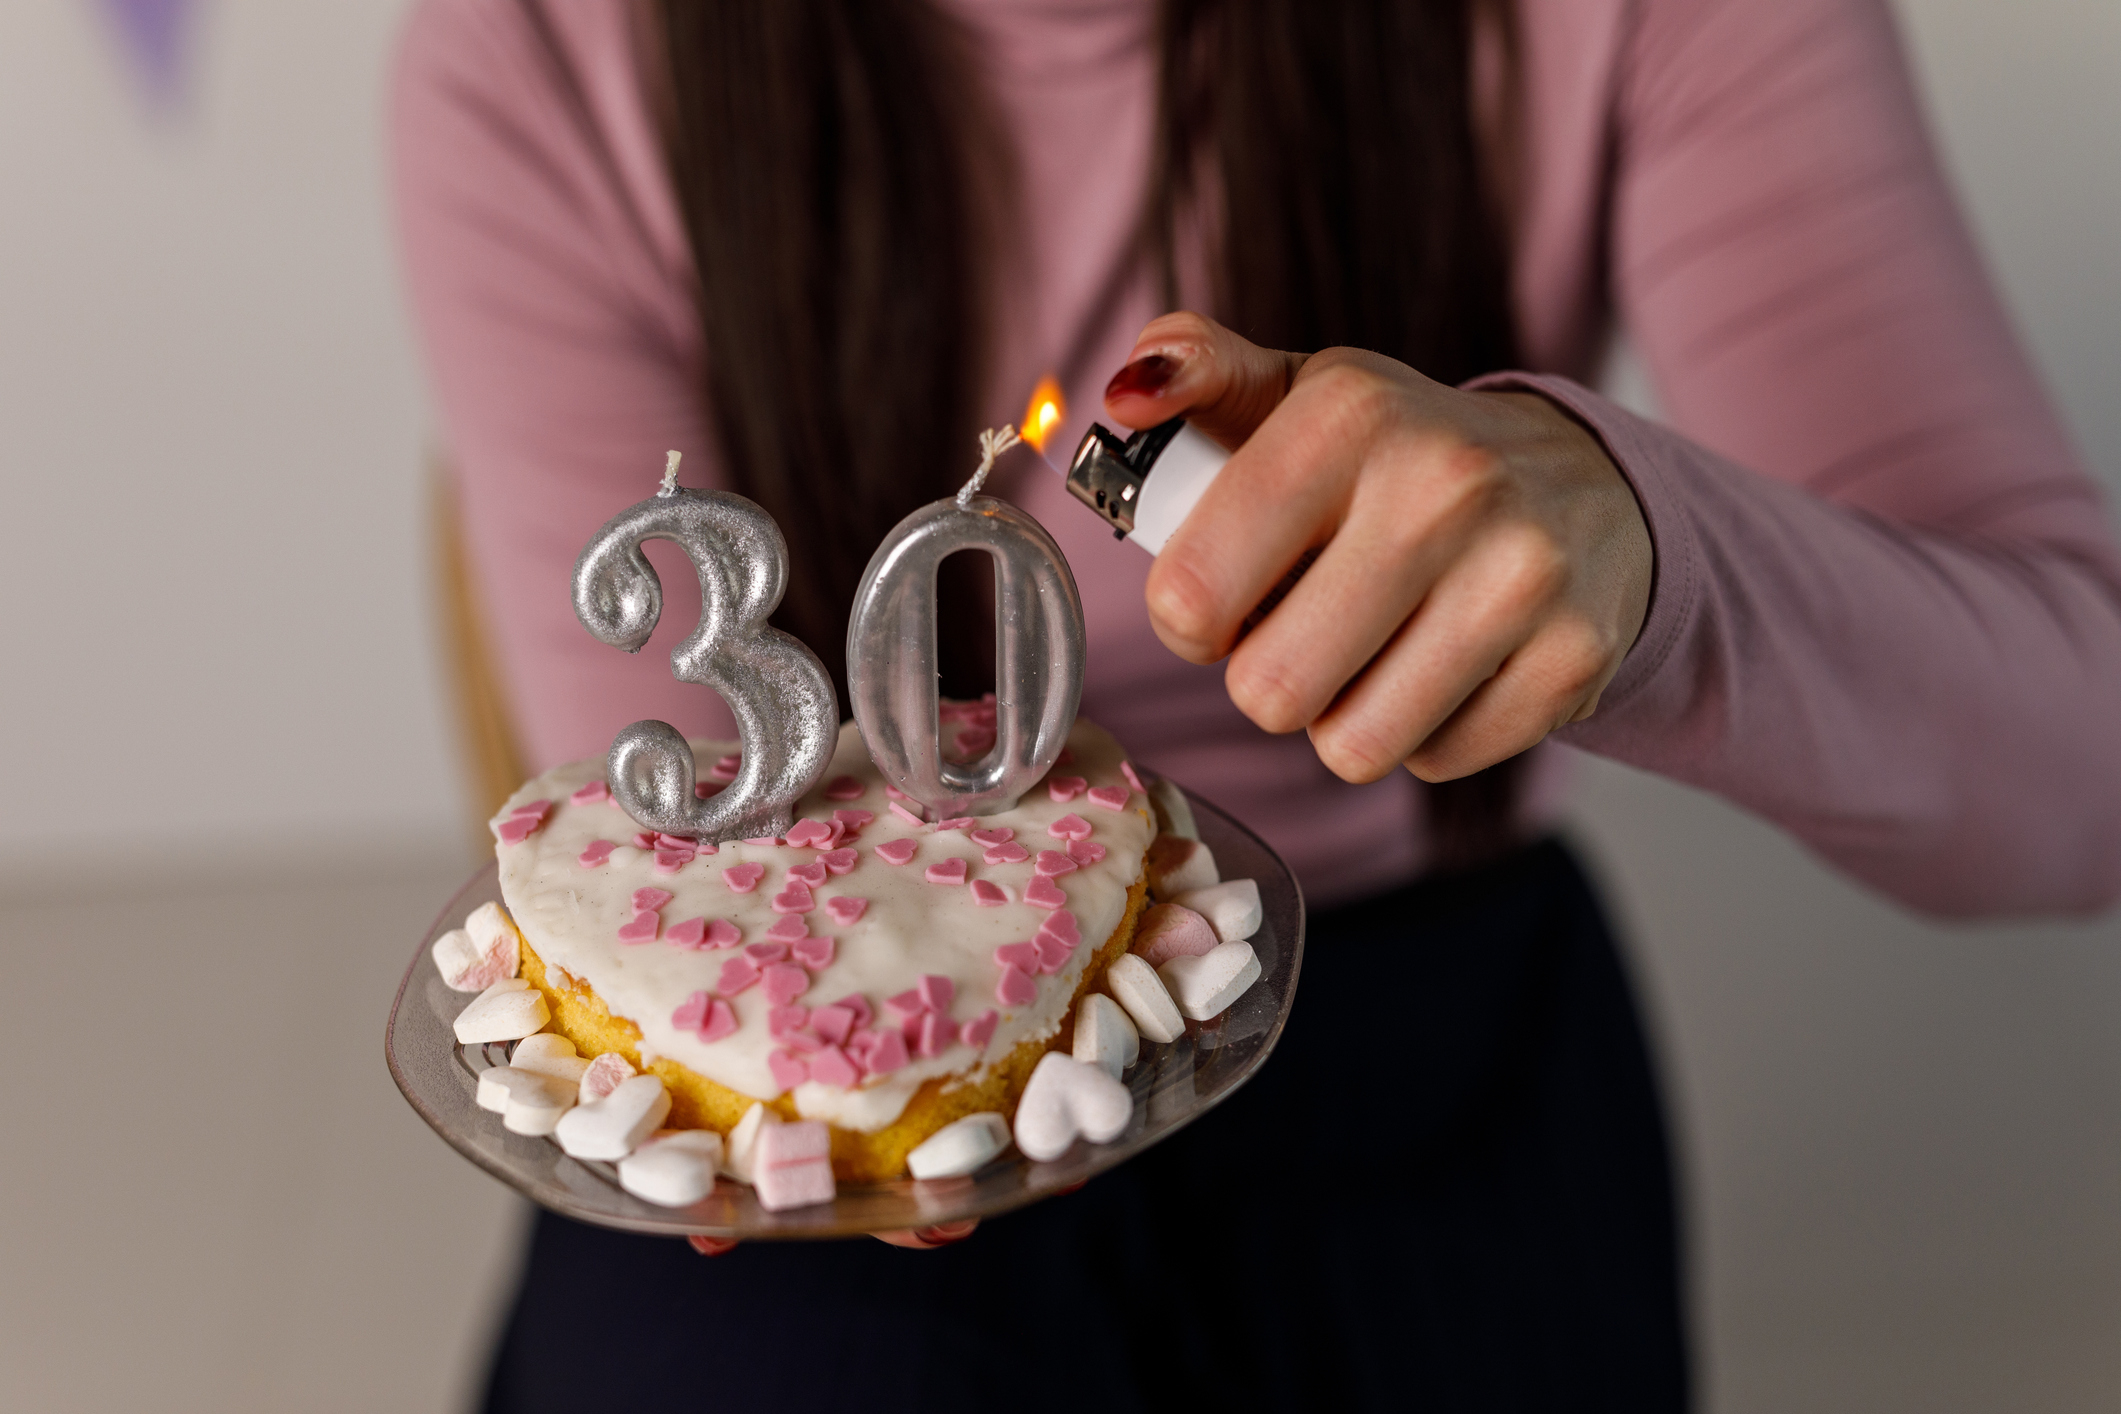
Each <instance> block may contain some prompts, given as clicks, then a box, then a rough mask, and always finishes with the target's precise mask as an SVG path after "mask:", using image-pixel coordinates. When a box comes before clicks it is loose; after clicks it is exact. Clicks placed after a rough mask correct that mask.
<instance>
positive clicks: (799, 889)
mask: <svg viewBox="0 0 2121 1414" xmlns="http://www.w3.org/2000/svg"><path fill="white" fill-rule="evenodd" d="M816 907H817V900H816V899H814V898H812V897H811V896H810V886H809V885H807V884H805V883H803V882H802V881H801V880H796V881H794V882H791V883H790V884H789V885H788V887H787V888H785V889H782V890H781V891H780V892H779V893H777V894H775V895H774V896H773V911H774V912H775V913H808V912H809V911H810V910H811V909H813V908H816Z"/></svg>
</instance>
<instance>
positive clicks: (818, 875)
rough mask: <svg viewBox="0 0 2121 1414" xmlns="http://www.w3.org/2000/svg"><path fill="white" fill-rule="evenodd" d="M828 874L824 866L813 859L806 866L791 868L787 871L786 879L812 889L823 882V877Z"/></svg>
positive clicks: (800, 865)
mask: <svg viewBox="0 0 2121 1414" xmlns="http://www.w3.org/2000/svg"><path fill="white" fill-rule="evenodd" d="M829 872H830V871H829V870H827V869H826V868H825V866H824V865H822V864H820V863H818V862H817V861H816V860H815V859H813V860H811V861H810V862H809V863H808V864H797V865H794V866H793V867H791V868H790V869H789V870H788V877H789V878H791V879H794V880H795V881H797V882H798V883H803V884H808V885H809V886H810V887H811V888H813V889H814V888H816V887H817V886H818V885H819V884H822V883H824V882H825V875H826V874H827V873H829Z"/></svg>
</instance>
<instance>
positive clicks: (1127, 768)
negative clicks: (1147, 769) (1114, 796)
mask: <svg viewBox="0 0 2121 1414" xmlns="http://www.w3.org/2000/svg"><path fill="white" fill-rule="evenodd" d="M1119 773H1120V774H1121V775H1122V776H1125V777H1126V778H1127V784H1128V785H1130V786H1133V787H1134V788H1135V789H1136V790H1138V791H1140V792H1141V793H1142V794H1143V795H1147V794H1148V793H1149V788H1148V787H1147V786H1145V785H1143V784H1142V778H1141V772H1139V771H1137V770H1135V769H1134V763H1133V762H1132V761H1122V762H1120V763H1119Z"/></svg>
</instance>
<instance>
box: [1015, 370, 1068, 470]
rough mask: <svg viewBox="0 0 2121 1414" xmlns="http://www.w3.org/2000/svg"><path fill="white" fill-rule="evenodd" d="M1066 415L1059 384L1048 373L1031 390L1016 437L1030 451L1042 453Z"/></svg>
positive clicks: (1066, 408) (1066, 411) (1064, 401)
mask: <svg viewBox="0 0 2121 1414" xmlns="http://www.w3.org/2000/svg"><path fill="white" fill-rule="evenodd" d="M1067 415H1068V404H1067V402H1066V400H1064V399H1063V398H1062V397H1061V388H1060V384H1058V383H1056V382H1054V381H1053V375H1052V374H1050V373H1048V374H1047V375H1046V376H1045V377H1043V378H1041V379H1039V380H1038V386H1037V387H1036V388H1033V389H1032V390H1031V401H1030V402H1028V403H1026V404H1024V421H1023V425H1022V427H1021V428H1020V429H1019V432H1018V435H1019V436H1021V437H1022V438H1023V439H1024V440H1025V441H1026V442H1029V443H1030V444H1031V447H1032V450H1034V451H1037V452H1041V453H1043V452H1044V451H1045V450H1046V439H1047V438H1048V437H1050V436H1052V435H1053V429H1054V428H1056V427H1058V426H1060V424H1061V419H1062V418H1064V417H1066V416H1067Z"/></svg>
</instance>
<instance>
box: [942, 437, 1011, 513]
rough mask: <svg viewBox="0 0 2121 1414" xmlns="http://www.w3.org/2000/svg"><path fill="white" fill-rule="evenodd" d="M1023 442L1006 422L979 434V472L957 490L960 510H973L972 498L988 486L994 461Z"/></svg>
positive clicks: (973, 474)
mask: <svg viewBox="0 0 2121 1414" xmlns="http://www.w3.org/2000/svg"><path fill="white" fill-rule="evenodd" d="M1023 440H1024V439H1023V438H1021V437H1019V436H1017V435H1016V428H1015V427H1013V426H1011V425H1010V424H1009V423H1006V422H1005V423H1003V424H1002V425H1001V426H1000V427H999V428H993V427H990V428H988V429H987V430H986V431H985V432H982V433H980V434H979V470H978V471H975V472H973V473H972V479H971V480H970V481H968V482H966V483H965V484H964V485H963V486H960V487H959V488H958V489H957V508H958V509H959V510H961V511H969V510H971V509H972V498H973V497H974V496H977V495H978V494H979V489H980V487H982V486H985V485H986V484H987V473H988V472H990V471H992V470H994V459H995V458H996V457H998V456H1000V455H1001V454H1002V453H1003V452H1006V451H1008V450H1009V449H1010V448H1011V447H1013V446H1015V445H1016V444H1017V443H1018V442H1021V441H1023Z"/></svg>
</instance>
